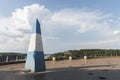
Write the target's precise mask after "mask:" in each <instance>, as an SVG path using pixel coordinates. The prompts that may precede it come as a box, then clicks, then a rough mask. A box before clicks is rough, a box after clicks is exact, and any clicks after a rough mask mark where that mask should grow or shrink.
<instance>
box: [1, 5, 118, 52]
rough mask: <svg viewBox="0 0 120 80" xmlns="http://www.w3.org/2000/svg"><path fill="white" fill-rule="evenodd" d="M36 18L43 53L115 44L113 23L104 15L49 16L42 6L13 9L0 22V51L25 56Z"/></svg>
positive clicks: (65, 12)
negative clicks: (38, 21) (20, 53)
mask: <svg viewBox="0 0 120 80" xmlns="http://www.w3.org/2000/svg"><path fill="white" fill-rule="evenodd" d="M36 18H38V19H39V20H40V23H41V28H42V33H43V42H44V50H45V53H52V52H56V51H60V50H66V49H75V48H76V49H79V48H85V47H86V48H88V47H91V45H92V46H93V48H95V47H96V46H98V47H99V48H102V45H101V44H105V45H106V48H109V46H107V45H108V44H112V46H114V45H115V43H116V42H119V41H118V40H119V37H117V36H115V34H119V33H120V32H119V31H117V30H114V28H113V25H111V24H115V23H114V19H111V16H110V15H108V14H105V13H103V12H101V11H89V10H83V9H70V8H69V9H68V8H67V9H62V10H58V11H54V12H53V11H51V10H50V9H48V8H46V7H45V6H43V5H39V4H32V5H29V6H25V7H24V8H19V9H16V10H15V11H14V12H12V15H11V16H9V17H1V18H0V44H1V45H0V51H22V52H27V47H28V43H29V36H30V33H31V30H32V27H33V26H34V25H35V24H34V22H35V19H36ZM116 22H117V21H116ZM117 24H118V23H117ZM117 24H116V25H117ZM113 38H115V40H113ZM93 42H94V43H93ZM80 43H82V44H80ZM77 44H78V45H77ZM94 44H96V45H94ZM72 45H73V46H72ZM118 46H120V45H118Z"/></svg>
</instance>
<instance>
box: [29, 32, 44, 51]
mask: <svg viewBox="0 0 120 80" xmlns="http://www.w3.org/2000/svg"><path fill="white" fill-rule="evenodd" d="M29 51H43V44H42V37H41V35H40V34H37V33H34V34H32V35H31V38H30V44H29V48H28V52H29Z"/></svg>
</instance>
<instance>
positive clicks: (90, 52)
mask: <svg viewBox="0 0 120 80" xmlns="http://www.w3.org/2000/svg"><path fill="white" fill-rule="evenodd" d="M69 56H72V57H73V59H77V58H83V57H84V56H87V57H88V58H95V57H110V56H120V50H118V49H109V50H108V49H81V50H69V51H65V52H58V53H54V54H52V55H51V56H50V57H49V58H52V57H56V58H61V57H62V58H64V59H68V58H69Z"/></svg>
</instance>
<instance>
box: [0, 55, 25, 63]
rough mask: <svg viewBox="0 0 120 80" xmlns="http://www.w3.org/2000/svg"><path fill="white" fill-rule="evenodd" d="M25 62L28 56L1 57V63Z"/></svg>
mask: <svg viewBox="0 0 120 80" xmlns="http://www.w3.org/2000/svg"><path fill="white" fill-rule="evenodd" d="M25 60H26V56H19V55H16V56H13V55H9V56H0V63H5V62H17V61H25Z"/></svg>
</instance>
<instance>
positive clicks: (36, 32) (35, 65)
mask: <svg viewBox="0 0 120 80" xmlns="http://www.w3.org/2000/svg"><path fill="white" fill-rule="evenodd" d="M25 69H26V70H30V71H31V72H41V71H45V70H46V67H45V60H44V52H43V44H42V37H41V28H40V23H39V21H38V19H37V20H36V26H35V27H33V34H32V35H31V38H30V43H29V48H28V53H27V59H26V63H25Z"/></svg>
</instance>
